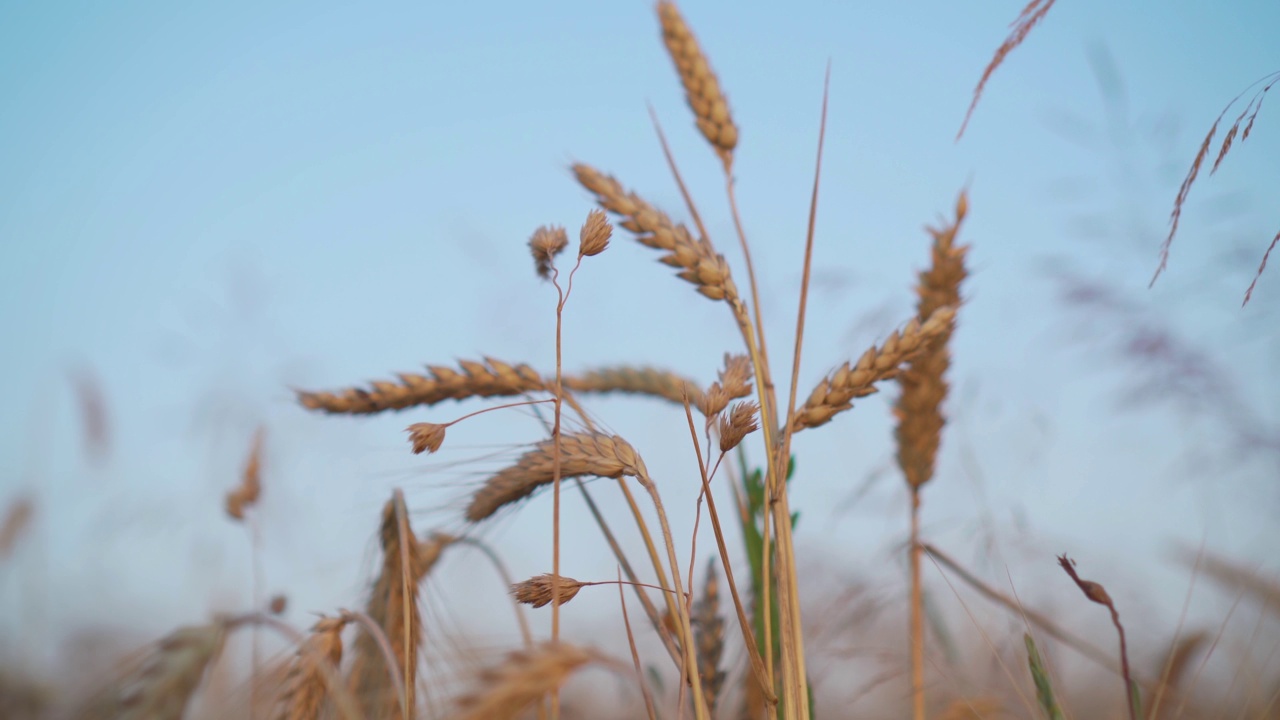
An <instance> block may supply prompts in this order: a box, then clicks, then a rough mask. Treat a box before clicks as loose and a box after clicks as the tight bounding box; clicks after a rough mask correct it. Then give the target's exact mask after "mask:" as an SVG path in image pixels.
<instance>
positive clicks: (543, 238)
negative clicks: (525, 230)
mask: <svg viewBox="0 0 1280 720" xmlns="http://www.w3.org/2000/svg"><path fill="white" fill-rule="evenodd" d="M568 245H569V235H568V233H566V232H565V231H564V228H563V227H560V226H558V225H551V226H547V225H543V226H542V227H540V228H538V229H537V230H534V231H533V237H531V238H529V252H530V253H532V254H533V264H534V269H535V270H536V271H537V272H538V277H540V278H542V279H543V280H550V279H551V271H552V268H554V267H555V258H556V256H557V255H559V254H560V253H561V252H563V251H564V249H565V248H566V247H568Z"/></svg>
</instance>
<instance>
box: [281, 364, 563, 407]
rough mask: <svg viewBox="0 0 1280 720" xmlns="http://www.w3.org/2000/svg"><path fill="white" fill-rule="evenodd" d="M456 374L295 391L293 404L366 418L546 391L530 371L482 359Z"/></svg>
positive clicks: (443, 370)
mask: <svg viewBox="0 0 1280 720" xmlns="http://www.w3.org/2000/svg"><path fill="white" fill-rule="evenodd" d="M458 367H459V370H454V369H453V368H448V367H441V366H436V365H432V366H429V367H428V368H427V374H425V375H421V374H416V373H401V374H399V375H397V377H398V378H399V382H391V381H387V380H376V381H374V382H372V383H370V386H369V387H368V388H358V387H353V388H346V389H344V390H338V391H336V392H308V391H301V390H300V391H298V392H297V396H298V402H299V403H301V404H302V406H303V407H305V408H307V409H309V410H318V411H321V412H326V413H330V414H342V415H372V414H374V413H380V412H385V411H387V410H403V409H405V408H409V407H416V406H419V405H435V404H437V403H441V402H444V401H445V400H465V399H467V398H472V397H484V398H488V397H508V396H512V395H523V394H524V393H528V392H536V391H539V390H546V389H547V385H546V383H545V382H544V380H543V379H542V376H540V375H539V374H538V373H537V372H536V371H534V369H533V368H531V367H529V366H528V365H525V364H523V363H521V364H517V365H510V364H508V363H504V362H501V361H499V360H495V359H493V358H485V359H484V361H483V362H475V361H473V360H459V361H458Z"/></svg>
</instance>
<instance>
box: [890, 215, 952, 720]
mask: <svg viewBox="0 0 1280 720" xmlns="http://www.w3.org/2000/svg"><path fill="white" fill-rule="evenodd" d="M968 206H969V204H968V199H967V197H966V196H965V194H964V193H963V192H962V193H960V197H959V199H958V200H957V201H956V209H955V221H954V222H952V223H951V224H949V225H945V226H943V227H942V228H940V229H939V228H929V234H930V235H932V236H933V245H932V252H931V255H932V259H933V260H932V263H930V266H929V268H928V269H927V270H924V271H922V272H921V273H920V277H919V282H918V283H917V284H916V295H917V297H918V302H917V304H916V319H917V320H918V321H920V322H927V321H928V319H929V317H930V316H932V315H933V313H935V312H937V311H938V310H940V309H942V308H956V307H959V306H960V283H961V282H963V281H964V278H965V276H966V275H967V272H966V270H965V266H964V258H965V252H966V251H967V250H968V248H966V247H964V246H958V245H956V242H955V239H956V233H957V232H958V231H959V229H960V224H961V223H962V222H964V216H965V213H966V212H967V211H968ZM953 328H954V323H952V324H948V325H946V326H945V327H944V329H943V330H942V331H941V332H940V333H939V334H938V335H937V336H935V337H934V338H933V339H931V340H929V341H928V342H926V343H924V345H923V347H922V348H921V349H920V351H919V352H917V353H916V354H915V355H913V356H912V357H911V359H910V360H908V361H907V366H906V368H905V369H904V370H903V371H902V373H901V374H900V375H898V378H897V379H898V385H900V386H901V387H902V394H901V395H899V396H898V402H897V404H896V405H895V407H894V415H895V417H896V418H897V421H898V424H897V427H896V428H895V430H894V434H895V437H896V438H897V444H898V466H899V467H901V468H902V473H903V476H904V477H905V478H906V481H907V486H908V488H910V490H911V546H910V565H911V632H910V639H911V705H912V715H913V717H914V718H915V719H916V720H924V717H925V696H924V594H923V587H922V580H921V561H922V555H923V550H922V549H921V546H920V490H921V488H922V487H924V484H925V483H927V482H929V480H930V479H931V478H932V477H933V471H934V466H935V465H936V463H937V457H938V445H939V444H940V442H941V438H942V426H943V425H944V424H945V423H946V418H945V417H943V414H942V402H943V401H944V400H945V399H946V397H947V381H946V378H945V377H944V375H945V374H946V372H947V368H948V367H949V366H950V364H951V355H950V349H949V348H948V346H947V344H948V341H949V340H950V339H951V332H952V329H953Z"/></svg>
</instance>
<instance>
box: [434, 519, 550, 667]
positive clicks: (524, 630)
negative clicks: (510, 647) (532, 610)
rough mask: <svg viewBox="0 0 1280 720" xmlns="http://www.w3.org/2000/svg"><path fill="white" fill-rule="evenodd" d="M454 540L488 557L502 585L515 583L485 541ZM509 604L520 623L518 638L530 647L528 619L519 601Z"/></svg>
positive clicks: (530, 638) (472, 539) (506, 585)
mask: <svg viewBox="0 0 1280 720" xmlns="http://www.w3.org/2000/svg"><path fill="white" fill-rule="evenodd" d="M454 542H458V543H462V544H464V545H470V546H471V547H473V548H475V549H477V550H479V551H480V552H481V553H482V554H483V555H484V556H485V557H486V558H488V559H489V562H490V563H491V564H492V565H493V567H494V569H495V570H497V571H498V577H500V578H502V586H503V587H508V588H509V587H511V586H512V585H515V584H516V583H515V578H513V577H511V573H510V572H508V571H507V566H506V563H504V562H502V558H500V557H498V553H496V552H494V550H493V548H491V547H489V546H488V545H487V544H486V543H483V542H481V541H479V540H476V539H475V538H469V537H460V538H458V539H457V540H455V541H454ZM511 604H512V605H514V606H515V609H516V622H517V623H518V624H519V625H520V639H521V640H523V641H524V646H525V648H532V647H533V633H532V632H531V631H530V630H529V619H528V618H526V617H525V615H524V607H523V606H522V605H521V604H520V603H518V602H515V600H514V599H513V600H512V602H511Z"/></svg>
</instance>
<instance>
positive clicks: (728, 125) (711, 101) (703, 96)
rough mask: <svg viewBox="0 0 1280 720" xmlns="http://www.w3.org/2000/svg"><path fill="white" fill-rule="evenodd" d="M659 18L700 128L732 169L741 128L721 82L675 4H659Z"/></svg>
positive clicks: (665, 41) (666, 42) (727, 168)
mask: <svg viewBox="0 0 1280 720" xmlns="http://www.w3.org/2000/svg"><path fill="white" fill-rule="evenodd" d="M658 21H659V23H660V24H661V25H662V41H663V43H665V44H666V46H667V52H668V53H669V54H670V55H671V61H672V62H673V63H675V66H676V71H677V72H678V73H680V84H681V85H683V86H684V93H685V99H686V100H687V101H688V102H689V109H691V110H693V115H694V118H695V121H696V122H697V125H698V130H700V131H701V132H702V136H703V137H705V138H706V139H707V142H709V143H711V146H712V147H713V148H714V149H715V151H716V154H717V155H719V156H720V161H721V162H723V163H724V167H725V171H726V172H728V171H729V169H730V168H731V167H732V165H733V150H734V148H735V147H737V145H738V127H737V125H734V123H733V117H732V116H731V115H730V113H729V103H728V101H727V100H725V96H724V93H723V92H722V91H721V90H720V81H719V80H718V79H717V78H716V74H715V73H714V72H712V70H711V65H710V63H708V62H707V57H706V55H704V54H703V52H702V48H700V47H699V46H698V39H697V38H696V37H694V35H693V32H692V31H691V30H690V29H689V26H688V24H687V23H685V21H684V18H683V17H682V16H681V15H680V10H679V9H678V8H676V6H675V3H671V2H660V3H658Z"/></svg>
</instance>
